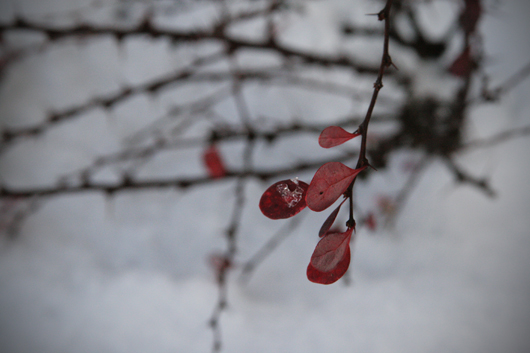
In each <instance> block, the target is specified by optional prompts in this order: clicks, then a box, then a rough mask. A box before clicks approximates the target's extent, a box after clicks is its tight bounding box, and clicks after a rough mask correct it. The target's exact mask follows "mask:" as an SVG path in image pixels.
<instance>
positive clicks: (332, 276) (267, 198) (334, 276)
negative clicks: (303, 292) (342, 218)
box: [259, 126, 366, 284]
mask: <svg viewBox="0 0 530 353" xmlns="http://www.w3.org/2000/svg"><path fill="white" fill-rule="evenodd" d="M359 135H360V134H359V133H357V132H355V133H349V132H347V131H346V130H344V129H342V128H341V127H338V126H330V127H327V128H326V129H324V130H323V131H322V133H321V134H320V137H319V138H318V143H319V144H320V146H321V147H323V148H331V147H335V146H338V145H341V144H343V143H344V142H346V141H348V140H351V139H353V138H354V137H356V136H359ZM365 168H366V167H362V168H358V169H351V168H349V167H347V166H345V165H344V164H342V163H340V162H329V163H326V164H324V165H323V166H321V167H320V168H319V169H318V170H317V172H316V173H315V175H314V176H313V179H312V180H311V183H310V184H309V185H308V184H306V183H304V182H303V181H299V180H298V179H291V180H282V181H279V182H277V183H275V184H273V185H272V186H270V187H269V188H268V189H267V190H266V191H265V192H264V193H263V195H262V196H261V199H260V202H259V207H260V209H261V212H262V213H263V214H264V215H265V216H267V217H269V218H271V219H283V218H290V217H293V216H294V215H296V214H298V213H299V212H300V211H302V210H303V209H304V208H305V207H306V206H307V207H309V209H311V210H312V211H315V212H320V211H324V210H325V209H327V208H328V207H329V206H331V205H332V204H334V203H335V201H337V199H338V198H339V197H340V196H341V195H344V196H345V198H344V200H343V201H342V202H341V203H340V204H339V206H338V207H337V208H336V209H335V210H334V211H333V212H332V213H331V214H330V215H329V217H328V218H327V219H326V221H325V222H324V224H323V225H322V227H321V228H320V231H319V236H320V238H321V239H320V241H319V242H318V244H317V246H316V248H315V251H314V252H313V255H312V256H311V261H310V263H309V266H308V267H307V278H308V279H309V280H310V281H311V282H315V283H320V284H331V283H334V282H336V281H337V280H339V278H341V277H342V276H343V275H344V274H345V273H346V271H347V270H348V266H349V265H350V256H351V255H350V240H351V237H352V234H353V231H354V230H355V229H354V226H353V225H351V226H348V228H347V230H346V231H345V232H340V231H335V230H330V228H331V227H332V225H333V223H334V222H335V219H336V218H337V215H338V213H339V210H340V208H341V206H342V204H343V203H344V202H345V201H346V200H347V197H348V195H346V191H347V189H348V187H349V186H350V185H351V184H352V182H353V181H354V180H355V177H356V176H357V174H359V173H360V172H361V171H362V170H364V169H365Z"/></svg>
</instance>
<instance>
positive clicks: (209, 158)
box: [203, 145, 226, 179]
mask: <svg viewBox="0 0 530 353" xmlns="http://www.w3.org/2000/svg"><path fill="white" fill-rule="evenodd" d="M203 160H204V164H205V165H206V169H207V170H208V175H209V176H210V178H212V179H217V178H222V177H224V176H225V175H226V169H225V167H224V163H223V160H222V159H221V155H220V154H219V150H218V149H217V147H216V146H215V145H210V147H208V149H207V150H206V151H204V154H203Z"/></svg>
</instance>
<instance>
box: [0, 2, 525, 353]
mask: <svg viewBox="0 0 530 353" xmlns="http://www.w3.org/2000/svg"><path fill="white" fill-rule="evenodd" d="M47 2H49V4H48V5H47V6H48V7H47V6H43V4H42V3H41V2H35V1H30V0H26V1H16V2H15V3H16V6H10V5H9V4H7V2H5V3H4V4H3V5H2V6H3V7H5V8H7V9H8V10H6V12H4V13H10V11H11V10H9V8H11V9H12V8H17V11H19V10H20V9H22V10H20V11H24V13H29V15H31V11H35V12H36V13H38V12H39V11H46V10H48V9H49V8H58V7H60V6H63V5H64V4H63V3H61V2H60V1H49V0H48V1H47ZM37 3H39V4H41V5H39V6H43V8H41V9H39V7H32V6H33V5H35V4H37ZM333 4H335V2H334V3H333ZM30 5H31V6H30ZM54 6H55V7H54ZM71 6H73V5H71ZM312 6H314V8H312V12H311V16H317V15H321V16H323V17H322V18H321V19H320V20H318V23H319V25H321V26H324V27H325V26H328V25H329V22H330V21H329V19H330V17H331V18H333V15H332V13H333V9H332V8H331V7H328V6H327V5H326V4H324V3H323V2H318V3H316V4H314V5H312ZM319 6H320V8H319ZM335 6H336V8H338V9H342V8H343V7H344V6H345V5H344V4H343V3H342V2H340V1H337V2H336V4H335ZM378 6H379V5H378ZM319 9H327V10H326V11H319ZM491 9H493V10H492V11H491V13H489V14H488V15H487V16H485V17H484V20H483V22H482V24H481V30H482V31H483V33H484V41H485V43H484V45H485V48H486V52H487V53H488V54H489V55H490V57H489V58H488V59H487V60H490V61H491V64H489V66H488V70H490V71H489V72H491V73H492V75H493V77H494V78H496V79H497V80H498V81H497V82H500V81H502V79H504V78H506V77H508V76H509V75H510V74H511V73H513V72H515V71H516V70H517V68H520V67H522V66H523V65H524V64H525V63H526V62H528V60H529V58H530V55H528V54H530V44H529V42H528V40H527V34H528V33H530V25H529V23H528V21H527V16H528V14H529V13H530V6H529V3H528V2H526V1H522V0H521V1H506V2H503V3H502V4H499V5H498V7H496V6H493V5H492V6H491ZM363 11H364V9H363ZM328 12H330V13H328ZM29 15H28V16H29ZM3 16H5V17H8V15H3ZM204 16H207V14H206V15H204ZM326 16H328V17H326ZM317 17H318V16H317ZM200 18H201V17H200V16H199V15H197V19H196V20H197V21H199V20H200ZM331 22H332V21H331ZM300 28H302V29H298V30H303V26H302V27H300ZM292 30H293V31H294V32H296V31H297V29H296V28H294V29H292ZM322 35H323V36H325V34H322ZM17 40H35V41H39V38H33V37H31V38H29V39H28V38H22V39H17ZM315 40H316V41H317V42H318V41H319V40H320V41H324V42H326V41H325V39H315ZM326 43H327V44H326V45H328V47H324V48H323V50H331V51H332V50H334V48H333V45H338V44H336V43H335V44H333V43H328V42H326ZM313 44H314V43H311V41H308V43H302V45H313ZM123 45H124V47H125V49H124V48H122V49H121V50H122V51H118V49H117V48H116V45H115V43H114V42H113V40H112V39H110V38H99V39H97V40H94V41H89V42H88V43H83V46H82V47H80V46H78V45H77V44H74V45H71V43H68V42H66V43H63V44H62V45H57V46H56V47H54V48H53V49H52V50H50V51H47V52H45V53H43V54H39V55H37V56H36V57H33V58H29V59H27V60H25V61H23V62H21V63H19V64H17V65H15V66H14V67H12V68H11V69H10V70H9V71H8V72H7V73H4V75H5V76H4V77H3V81H2V83H3V85H2V87H1V88H0V113H1V117H2V119H3V123H4V124H6V125H10V126H12V125H16V124H28V123H29V122H31V121H32V119H34V120H38V119H39V118H42V116H43V115H42V114H43V109H44V107H47V106H50V105H52V106H53V107H64V106H67V105H68V104H72V102H74V103H75V102H79V101H83V99H85V98H86V97H89V96H90V95H92V94H93V93H94V92H97V93H104V92H106V90H108V91H112V90H113V89H116V88H117V87H118V86H119V84H120V83H122V82H123V81H124V80H125V81H126V82H136V81H140V80H142V79H143V78H145V77H151V76H156V75H159V74H161V73H163V72H164V70H163V69H164V68H169V67H172V65H176V64H178V62H179V61H178V60H176V59H175V60H174V61H172V60H173V59H172V57H171V55H169V54H168V51H169V49H168V47H167V43H164V42H163V41H162V40H161V41H155V42H154V43H153V44H152V47H151V48H150V51H142V50H140V49H138V43H135V42H134V41H130V42H127V43H124V44H123ZM123 51H126V52H127V53H128V54H129V55H124V54H123ZM100 53H103V54H101V55H104V56H105V60H102V59H101V58H100V57H99V54H100ZM162 57H163V58H166V59H161V58H162ZM135 60H136V61H135ZM142 60H154V64H153V67H151V66H149V65H148V66H147V67H150V69H149V70H147V69H146V70H145V71H143V72H137V71H135V70H134V68H135V67H136V65H139V64H141V62H142ZM69 63H70V66H69V65H68V64H69ZM80 67H81V69H80ZM142 67H146V66H145V65H144V66H142ZM157 70H160V71H157ZM94 72H99V73H101V72H103V74H102V75H94V74H93V73H94ZM529 81H530V80H527V81H526V82H524V83H523V84H521V85H520V86H518V88H517V89H516V90H515V91H513V92H511V93H510V94H509V95H507V96H505V97H503V99H502V100H501V102H500V104H497V105H490V106H485V107H480V108H477V109H475V110H474V111H473V113H472V122H471V124H470V133H471V135H472V136H475V137H480V136H489V135H491V134H492V133H494V132H495V131H499V130H501V129H503V128H513V127H519V126H525V125H528V124H529V123H530V93H529V92H530V82H529ZM49 87H53V88H54V89H53V90H51V89H48V88H49ZM270 94H271V95H273V94H274V92H272V93H270ZM172 98H173V97H171V96H168V97H162V98H160V99H159V100H158V101H157V103H156V104H157V106H155V107H151V106H149V104H152V103H150V102H149V101H148V100H146V99H142V98H138V99H132V100H131V101H130V102H128V103H127V104H128V105H125V106H123V107H118V108H116V109H115V110H113V111H112V117H110V118H109V117H108V116H106V114H105V112H104V111H102V110H95V111H90V112H87V113H86V114H84V116H83V117H81V118H80V119H76V120H75V122H72V123H65V124H62V125H61V126H60V127H58V128H56V129H53V130H51V131H50V132H49V133H47V134H46V135H45V136H43V137H41V138H38V139H35V140H34V141H29V142H22V143H20V144H17V145H16V146H14V147H13V148H12V149H10V150H9V151H7V152H6V153H4V154H2V155H0V178H1V180H2V182H3V183H5V184H8V185H13V186H24V185H35V184H36V185H48V184H50V183H52V182H54V180H55V177H56V175H57V173H58V171H65V170H74V169H76V167H80V166H82V165H84V164H85V163H86V162H87V161H89V160H90V159H91V158H93V157H94V156H96V155H98V154H101V153H107V152H109V151H113V150H117V149H118V148H119V144H120V143H121V140H120V139H122V138H124V137H125V136H126V135H127V133H128V130H127V129H134V128H135V126H131V125H130V124H129V123H128V122H127V116H131V114H133V115H134V114H138V115H141V114H142V113H141V112H142V111H143V110H142V109H144V110H145V111H153V110H155V111H156V109H159V108H160V106H162V105H164V104H166V103H165V101H164V99H165V100H166V101H170V100H171V99H172ZM181 98H182V97H181ZM185 98H186V97H184V98H182V99H185ZM249 100H250V101H253V98H249ZM255 100H256V101H258V100H259V99H257V98H256V99H255ZM258 103H259V102H256V103H255V104H256V105H258ZM293 104H294V103H293ZM298 108H299V109H300V111H299V113H300V114H303V113H304V110H303V106H300V107H298ZM120 109H122V110H120ZM226 109H227V110H229V109H230V108H226ZM321 109H323V110H325V107H322V108H321ZM334 109H340V108H336V107H335V108H334ZM363 109H364V108H363ZM271 114H272V113H271ZM333 115H337V114H333ZM133 118H134V117H133ZM109 121H110V122H109ZM132 121H136V120H134V119H133V120H132ZM109 126H110V127H109ZM136 128H138V126H136ZM65 146H66V147H65ZM237 151H238V150H237V146H235V147H233V150H230V147H227V149H226V150H225V152H226V153H227V154H228V156H227V159H228V162H229V163H230V153H231V152H233V153H234V154H237V153H236V152H237ZM528 151H530V139H529V138H526V139H525V138H523V139H514V140H512V141H510V142H507V143H504V144H501V145H498V146H495V147H490V148H487V149H481V150H477V151H472V152H469V153H465V154H462V155H461V157H459V159H458V161H459V163H460V165H462V166H466V168H467V169H469V170H471V172H472V173H473V174H474V175H485V176H488V177H490V180H491V184H492V187H493V188H494V189H495V190H496V191H497V197H496V198H488V197H487V196H485V195H484V194H483V193H481V192H479V191H477V190H476V189H474V188H471V187H466V186H456V185H455V184H454V183H453V179H452V176H451V175H450V174H449V173H448V172H447V169H446V168H445V167H444V166H443V165H442V164H441V163H433V164H431V165H430V166H429V168H428V169H427V171H426V173H424V174H423V176H422V178H421V179H420V182H419V183H418V185H417V187H416V188H415V189H414V191H413V193H412V195H411V197H410V199H409V201H408V202H407V203H406V206H405V208H404V209H403V210H402V212H401V213H400V215H399V218H398V219H397V222H396V224H395V225H394V227H392V228H390V229H387V230H380V231H379V232H377V233H368V232H366V231H365V230H364V229H361V230H360V231H359V232H358V234H357V239H356V241H355V245H354V249H353V260H352V264H351V273H350V277H351V279H352V284H351V285H349V286H345V285H344V284H343V283H342V282H340V281H339V282H338V283H336V284H334V285H330V286H322V285H317V284H313V283H310V282H309V281H308V280H307V279H306V277H305V270H306V266H307V264H308V261H309V258H310V255H311V253H312V251H313V248H314V246H315V244H316V242H317V240H318V239H317V235H316V234H317V231H318V229H319V227H320V224H321V223H322V221H323V220H324V219H325V217H326V215H324V214H318V215H315V214H314V213H313V214H309V212H308V210H305V211H303V212H304V213H308V214H307V215H305V219H304V221H303V222H302V224H301V225H300V226H299V227H298V228H297V229H296V230H295V231H294V232H293V234H292V235H291V236H289V237H288V238H287V239H286V240H285V241H284V242H283V243H282V244H281V245H280V246H279V247H278V248H277V249H276V250H275V251H274V252H273V253H272V254H271V255H270V256H269V257H268V258H267V259H266V260H265V261H264V262H263V263H262V264H261V265H260V266H259V267H258V268H257V269H256V271H255V273H254V274H253V276H252V277H251V278H250V281H249V282H248V283H244V282H242V281H240V280H239V278H238V276H237V274H238V271H237V269H236V271H234V272H233V273H231V277H230V278H229V286H228V302H229V305H228V307H227V309H226V310H225V311H224V312H223V314H222V316H221V321H220V323H221V333H222V337H223V338H222V341H223V352H227V353H228V352H230V353H243V352H291V353H296V352H304V353H310V352H324V351H325V352H363V353H387V352H408V353H415V352H417V353H426V352H433V353H434V352H436V353H446V352H466V353H473V352H477V353H478V352H480V353H497V352H507V353H525V352H529V351H530V339H529V338H528V337H527V336H528V332H529V328H530V305H529V304H530V272H529V271H528V270H529V269H530V231H529V229H530V217H529V215H530V183H529V181H528V175H530V159H529V158H528ZM179 153H181V154H182V155H181V156H180V158H181V159H182V161H183V165H180V166H179V165H177V166H171V167H168V166H167V165H165V164H164V156H162V157H161V158H160V159H159V160H155V161H153V162H152V165H151V167H152V169H150V170H151V171H153V170H154V172H153V173H158V174H157V175H164V173H168V175H170V174H171V173H173V174H174V173H180V174H184V175H186V173H189V175H196V174H197V173H201V172H202V169H201V168H202V166H201V165H200V161H199V159H198V158H196V157H197V156H195V155H187V153H186V152H179ZM258 155H259V154H258ZM170 157H171V158H175V156H174V155H173V156H170ZM177 157H179V156H178V155H177ZM168 158H169V157H168ZM269 158H270V157H269ZM236 159H237V158H234V161H236ZM234 163H236V162H234ZM100 177H101V178H103V179H111V178H112V175H110V174H109V175H106V174H103V175H101V176H100ZM310 177H311V175H310V174H307V175H301V176H300V178H301V179H303V180H309V179H310ZM377 183H378V184H379V186H380V187H381V188H383V189H384V188H385V183H392V178H390V177H381V178H379V179H377ZM265 187H266V185H265V184H262V183H258V182H255V181H252V182H249V184H248V185H247V189H246V191H247V202H248V207H247V208H246V209H245V212H244V214H243V221H242V228H241V231H240V232H239V241H238V245H239V252H238V260H239V261H244V260H246V259H248V258H249V257H250V256H251V255H252V254H254V253H255V251H256V250H257V249H258V248H259V247H260V246H261V245H262V244H264V243H265V242H266V240H267V239H268V238H269V237H270V236H272V234H274V232H275V231H276V230H277V229H278V228H279V227H281V225H282V224H283V223H282V222H281V221H271V220H268V219H266V218H265V217H263V216H262V215H261V213H260V212H259V209H258V208H257V203H258V200H259V197H260V196H261V193H262V192H263V191H264V189H265ZM233 190H234V184H233V182H220V183H217V184H214V185H209V186H205V187H200V188H192V189H190V190H186V191H182V190H157V191H142V192H123V193H117V194H116V195H115V196H113V197H111V198H107V197H106V196H105V195H102V194H98V193H85V194H80V195H70V196H60V197H53V198H52V199H50V200H49V201H47V202H45V203H44V204H43V205H42V207H41V208H39V209H38V211H37V212H36V213H35V214H34V215H32V216H31V217H29V218H28V219H27V220H26V221H25V223H24V225H23V227H22V229H21V231H20V235H19V236H18V238H17V239H16V240H14V241H12V240H7V239H6V238H5V237H2V238H1V239H0V352H2V353H3V352H5V353H30V352H39V353H48V352H49V353H63V352H64V353H66V352H69V353H70V352H71V353H84V352H86V353H96V352H98V353H123V352H127V353H135V352H154V353H158V352H186V353H194V352H209V351H210V350H211V345H212V332H211V330H210V329H209V327H208V320H209V318H210V316H211V314H212V311H213V309H214V306H215V305H216V302H217V285H216V283H215V279H214V275H213V274H212V273H211V271H210V269H209V267H208V262H207V258H208V256H209V255H210V254H211V253H212V252H215V251H222V250H223V249H224V248H225V246H226V245H225V240H224V238H223V232H224V230H225V228H226V226H227V224H228V220H227V219H228V217H229V214H230V210H231V208H232V204H233V197H234V196H233ZM280 223H282V224H280Z"/></svg>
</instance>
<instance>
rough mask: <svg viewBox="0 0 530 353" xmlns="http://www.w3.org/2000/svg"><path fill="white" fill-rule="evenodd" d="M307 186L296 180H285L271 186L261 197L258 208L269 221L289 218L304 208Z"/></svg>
mask: <svg viewBox="0 0 530 353" xmlns="http://www.w3.org/2000/svg"><path fill="white" fill-rule="evenodd" d="M308 187H309V185H308V184H306V183H304V182H303V181H300V180H298V179H290V180H289V179H287V180H282V181H279V182H277V183H274V184H272V185H271V186H270V187H269V188H268V189H267V190H265V192H264V193H263V195H262V196H261V199H260V201H259V208H260V210H261V212H262V213H263V214H264V215H265V216H267V217H269V218H271V219H283V218H289V217H292V216H294V215H296V214H298V213H299V212H300V211H302V210H303V209H304V208H305V207H306V206H307V204H306V193H307V189H308Z"/></svg>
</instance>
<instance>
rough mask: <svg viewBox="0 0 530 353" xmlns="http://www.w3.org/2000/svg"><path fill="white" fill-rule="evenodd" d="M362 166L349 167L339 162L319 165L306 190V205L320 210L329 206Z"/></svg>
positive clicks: (317, 210) (314, 209)
mask: <svg viewBox="0 0 530 353" xmlns="http://www.w3.org/2000/svg"><path fill="white" fill-rule="evenodd" d="M364 168H366V167H362V168H359V169H351V168H348V167H346V166H345V165H344V164H342V163H340V162H329V163H326V164H324V165H323V166H322V167H320V168H319V169H318V170H317V172H316V173H315V176H313V180H311V184H310V185H309V189H308V190H307V197H306V201H307V206H308V207H309V208H310V209H312V210H313V211H316V212H320V211H323V210H325V209H326V208H328V207H329V206H331V205H332V204H333V203H334V202H335V201H336V200H337V199H338V198H339V196H340V195H342V194H343V193H344V191H346V189H347V188H348V186H349V185H350V183H351V182H352V181H353V179H355V177H356V176H357V174H359V173H360V172H361V171H362V170H363V169H364Z"/></svg>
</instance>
